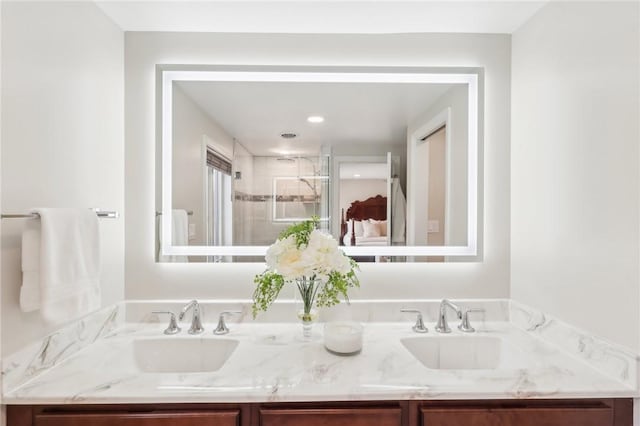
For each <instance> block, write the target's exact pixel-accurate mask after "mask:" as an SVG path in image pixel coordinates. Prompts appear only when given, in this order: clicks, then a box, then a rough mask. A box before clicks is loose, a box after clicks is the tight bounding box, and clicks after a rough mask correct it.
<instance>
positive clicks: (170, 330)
mask: <svg viewBox="0 0 640 426" xmlns="http://www.w3.org/2000/svg"><path fill="white" fill-rule="evenodd" d="M152 313H153V314H157V315H159V314H167V315H169V325H168V326H167V328H166V329H165V330H164V334H168V335H172V334H177V333H180V327H178V323H177V322H176V314H174V313H173V312H170V311H153V312H152Z"/></svg>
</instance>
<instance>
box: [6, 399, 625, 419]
mask: <svg viewBox="0 0 640 426" xmlns="http://www.w3.org/2000/svg"><path fill="white" fill-rule="evenodd" d="M632 417H633V400H632V399H629V398H628V399H584V400H486V401H484V400H483V401H354V402H317V403H313V402H310V403H239V404H109V405H33V406H30V405H9V406H7V425H8V426H80V425H82V426H85V425H90V426H369V425H372V426H573V425H579V426H632V425H633V420H632Z"/></svg>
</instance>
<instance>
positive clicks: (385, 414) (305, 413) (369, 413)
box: [260, 408, 402, 426]
mask: <svg viewBox="0 0 640 426" xmlns="http://www.w3.org/2000/svg"><path fill="white" fill-rule="evenodd" d="M401 424H402V410H401V409H400V408H321V409H291V410H275V409H274V410H271V409H263V410H260V426H369V425H375V426H401Z"/></svg>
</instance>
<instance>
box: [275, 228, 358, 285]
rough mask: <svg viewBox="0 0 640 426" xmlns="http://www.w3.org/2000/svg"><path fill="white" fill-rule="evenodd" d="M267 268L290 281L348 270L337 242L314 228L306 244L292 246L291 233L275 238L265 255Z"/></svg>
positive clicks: (348, 267) (349, 266) (325, 275)
mask: <svg viewBox="0 0 640 426" xmlns="http://www.w3.org/2000/svg"><path fill="white" fill-rule="evenodd" d="M266 262H267V266H268V268H269V269H271V270H272V271H275V272H277V273H278V274H280V275H282V276H283V277H284V279H285V280H287V281H290V280H293V279H295V278H301V277H303V276H306V277H311V276H313V275H315V276H316V277H317V278H320V279H323V280H324V279H327V278H328V276H329V273H331V272H332V271H336V272H339V273H341V274H346V273H348V272H349V271H350V270H351V263H350V261H349V258H348V257H347V256H345V254H344V253H343V252H342V250H340V248H339V246H338V242H337V241H336V240H335V239H334V238H333V237H332V236H331V235H328V234H325V233H323V232H322V231H319V230H317V229H316V230H314V231H312V232H311V234H310V236H309V243H308V244H307V245H306V246H305V245H303V246H300V248H298V247H296V242H295V238H294V236H293V235H292V236H289V237H288V238H285V239H283V240H277V241H276V242H275V243H274V244H272V245H271V247H269V249H268V250H267V254H266Z"/></svg>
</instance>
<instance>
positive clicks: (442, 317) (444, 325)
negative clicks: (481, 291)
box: [436, 299, 462, 333]
mask: <svg viewBox="0 0 640 426" xmlns="http://www.w3.org/2000/svg"><path fill="white" fill-rule="evenodd" d="M447 307H449V308H451V309H453V310H454V311H456V315H457V316H458V319H462V310H460V308H459V307H458V306H457V305H455V304H453V303H451V302H450V301H449V300H447V299H442V302H440V312H439V313H438V324H436V331H437V332H438V333H451V329H450V328H449V323H448V322H447Z"/></svg>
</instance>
